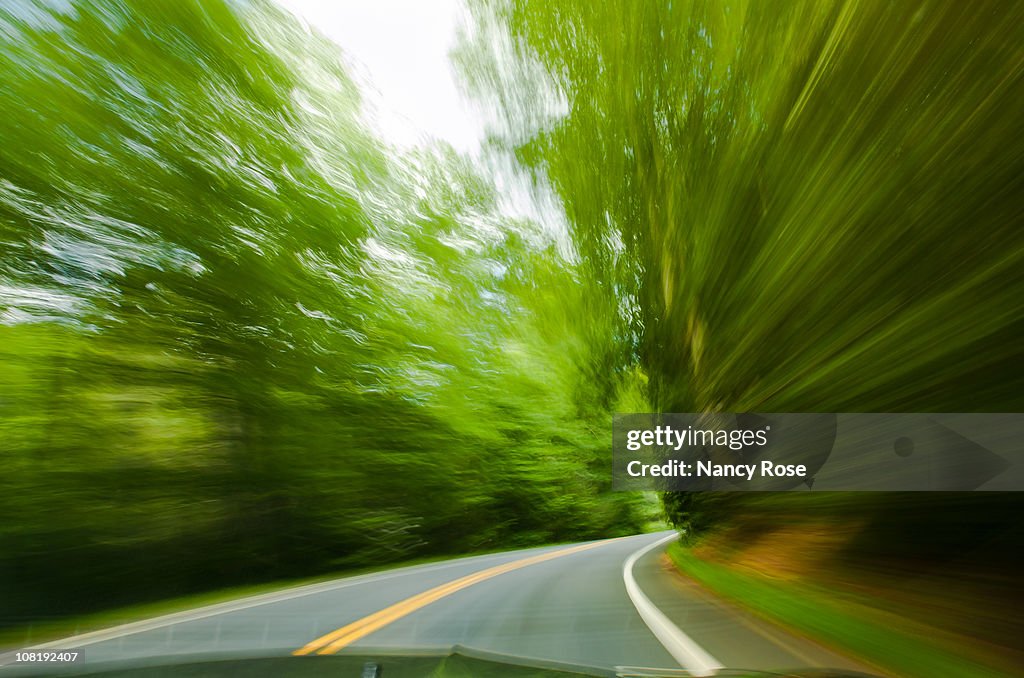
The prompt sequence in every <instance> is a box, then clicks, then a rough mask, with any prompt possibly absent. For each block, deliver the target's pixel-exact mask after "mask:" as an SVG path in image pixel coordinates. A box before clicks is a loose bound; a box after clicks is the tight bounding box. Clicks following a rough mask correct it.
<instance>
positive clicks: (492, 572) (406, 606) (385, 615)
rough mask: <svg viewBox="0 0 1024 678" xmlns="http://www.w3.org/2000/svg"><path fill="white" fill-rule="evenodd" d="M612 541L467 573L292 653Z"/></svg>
mask: <svg viewBox="0 0 1024 678" xmlns="http://www.w3.org/2000/svg"><path fill="white" fill-rule="evenodd" d="M609 541H612V540H606V541H600V542H596V543H592V544H581V545H579V546H572V547H570V548H565V549H559V550H557V551H548V552H547V553H541V554H539V555H536V556H530V557H529V558H523V559H522V560H514V561H512V562H511V563H505V564H503V565H497V566H495V567H491V568H488V569H486V570H481V571H480V572H475V573H473V574H470V575H466V576H465V577H461V578H459V579H456V580H454V581H450V582H448V583H447V584H442V585H441V586H436V587H434V588H432V589H430V590H429V591H424V592H423V593H420V594H417V595H415V596H412V597H411V598H406V599H405V600H403V601H401V602H398V603H395V604H394V605H391V606H390V607H386V608H384V609H383V610H380V611H379V612H374V613H373V614H371V615H368V616H366V617H363V618H362V619H360V620H358V621H354V622H352V623H351V624H348V625H347V626H342V627H341V628H340V629H337V630H335V631H331V632H330V633H328V634H327V635H324V636H320V637H319V638H317V639H316V640H314V641H312V642H310V643H307V644H306V645H304V646H302V647H300V648H299V649H298V650H295V651H294V652H292V654H294V655H307V654H313V653H316V654H334V653H335V652H337V651H338V650H340V649H342V648H344V647H346V646H348V645H351V644H352V643H354V642H356V641H357V640H359V639H361V638H365V637H366V636H368V635H370V634H371V633H373V632H374V631H378V630H380V629H382V628H384V627H385V626H387V625H388V624H390V623H391V622H393V621H397V620H399V619H401V618H402V617H404V616H406V615H407V614H410V613H412V612H415V611H416V610H419V609H420V608H423V607H426V606H427V605H430V604H431V603H433V602H435V601H437V600H440V599H441V598H444V597H445V596H450V595H451V594H453V593H455V592H456V591H461V590H462V589H464V588H467V587H470V586H472V585H473V584H478V583H480V582H482V581H484V580H485V579H490V578H491V577H497V576H498V575H499V574H505V573H506V572H511V571H512V570H518V569H519V568H521V567H527V566H528V565H535V564H536V563H542V562H544V561H545V560H552V559H554V558H561V557H562V556H567V555H569V554H571V553H579V552H580V551H586V550H587V549H592V548H595V547H597V546H602V545H604V544H607V543H609Z"/></svg>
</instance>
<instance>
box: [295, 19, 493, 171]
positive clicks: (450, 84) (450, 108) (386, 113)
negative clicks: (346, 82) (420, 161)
mask: <svg viewBox="0 0 1024 678" xmlns="http://www.w3.org/2000/svg"><path fill="white" fill-rule="evenodd" d="M278 2H279V3H280V4H281V5H282V6H284V7H286V8H287V9H289V10H290V11H291V12H292V13H293V14H297V15H299V16H301V17H302V18H303V19H305V20H306V22H307V23H309V24H310V25H311V26H313V27H315V28H316V29H318V30H319V31H320V32H321V33H323V34H324V35H326V36H327V37H328V38H330V39H331V40H333V41H334V42H336V43H337V44H338V45H340V46H341V48H342V49H343V50H344V52H345V55H346V58H347V60H349V61H350V64H349V65H350V72H351V73H352V75H353V76H354V77H355V78H356V81H357V82H358V83H359V85H360V89H361V90H362V92H363V95H364V97H365V100H366V102H367V108H368V111H367V112H368V114H369V117H370V118H371V120H370V122H371V123H372V124H373V125H374V126H376V127H377V128H378V130H379V131H380V133H381V135H382V136H383V137H384V138H385V139H386V140H387V141H388V142H390V143H392V144H395V145H397V146H404V147H409V146H414V145H416V144H418V143H421V142H422V140H423V137H424V136H431V137H436V138H439V139H443V140H445V141H447V142H449V143H450V144H451V145H452V146H454V147H455V148H456V149H457V150H459V151H461V152H464V153H470V154H473V155H476V154H477V152H478V151H479V147H480V142H481V141H482V139H483V137H484V132H483V124H482V123H481V122H480V120H479V119H478V118H477V116H476V115H474V114H473V112H472V109H471V107H470V105H469V104H468V103H467V102H466V101H465V99H464V97H463V96H462V95H461V94H460V93H459V90H458V87H457V85H456V76H455V73H454V72H453V70H452V67H451V62H450V60H449V58H448V53H449V51H450V50H451V49H452V47H454V45H455V31H456V27H457V26H458V25H459V23H460V21H461V17H462V16H463V13H464V12H465V8H464V7H463V5H462V2H461V0H419V1H416V0H278Z"/></svg>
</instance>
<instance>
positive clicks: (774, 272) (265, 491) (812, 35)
mask: <svg viewBox="0 0 1024 678" xmlns="http://www.w3.org/2000/svg"><path fill="white" fill-rule="evenodd" d="M469 16H470V21H469V22H468V24H467V26H466V28H465V30H464V32H463V35H462V39H461V43H460V46H459V48H458V49H457V50H456V52H455V53H454V54H453V61H454V62H455V64H456V67H457V69H458V71H459V72H460V74H461V76H462V78H463V82H464V85H465V88H466V92H467V94H468V95H470V96H471V97H472V98H473V99H474V100H475V101H476V103H477V104H478V105H479V107H480V110H481V114H482V115H485V116H486V118H487V121H488V125H489V132H490V137H489V139H488V143H487V145H486V148H485V155H486V156H487V157H489V158H492V159H500V158H504V159H506V160H507V161H510V162H511V164H512V165H514V167H515V168H516V172H518V173H520V174H521V176H523V177H526V178H527V183H528V184H529V186H531V190H532V191H534V192H535V195H534V197H536V198H537V200H538V202H543V201H544V200H545V199H546V198H545V196H546V197H547V198H550V199H553V200H554V202H557V203H559V204H560V205H561V206H562V207H563V208H564V228H563V229H562V230H559V229H557V228H556V229H552V228H551V226H550V224H542V223H540V222H539V221H535V220H531V219H527V218H521V217H510V216H508V214H507V213H506V212H504V211H503V210H502V209H501V207H500V203H501V200H500V198H501V195H500V193H499V191H498V188H497V186H498V185H499V183H498V182H497V181H496V180H495V178H494V176H492V173H493V168H494V167H495V166H499V165H501V163H500V162H497V161H495V162H493V163H488V162H475V161H474V160H473V159H471V158H468V157H464V156H460V155H459V154H458V153H456V152H455V151H454V150H452V149H451V148H450V147H447V146H445V145H444V144H441V143H437V144H435V145H432V146H426V147H422V148H419V149H417V150H413V151H400V150H397V149H395V148H393V147H391V146H389V145H388V143H387V142H386V140H382V139H380V138H378V136H376V135H375V134H374V133H373V132H372V131H371V129H370V127H369V126H368V125H367V124H366V121H365V120H364V119H363V117H362V105H361V98H360V93H359V91H358V87H357V86H356V85H355V84H354V81H353V80H352V79H351V78H350V77H349V75H348V74H347V73H346V72H345V70H344V67H343V66H342V64H341V61H340V58H339V56H340V53H339V51H338V48H337V47H336V46H335V45H333V44H332V43H330V42H329V41H327V40H326V39H325V38H322V37H320V36H319V35H318V34H317V33H316V32H312V31H310V30H309V29H308V28H306V27H304V26H303V25H302V24H300V23H299V22H298V21H296V20H295V19H293V18H292V17H291V16H290V15H289V14H287V13H286V12H284V11H283V10H281V9H279V8H277V7H276V6H275V5H273V4H271V3H269V2H265V1H263V0H252V1H247V0H238V1H227V0H173V1H172V0H160V1H150V0H131V1H127V2H115V1H113V0H102V1H98V0H96V1H90V2H86V1H82V2H63V1H61V2H57V1H56V0H54V1H48V2H29V1H28V0H19V1H15V2H7V3H4V4H2V5H0V73H2V79H0V229H2V230H0V232H2V239H0V243H2V244H0V321H2V325H0V354H2V360H0V441H2V442H0V459H2V462H3V473H2V474H0V600H2V601H3V604H2V615H0V616H2V619H0V624H17V623H21V622H24V621H25V620H27V619H30V618H33V617H36V616H42V615H56V614H64V613H69V612H75V611H83V610H88V609H95V608H99V607H103V606H109V605H115V604H119V603H126V602H131V601H135V600H139V599H141V598H146V597H149V598H158V597H161V596H167V595H172V594H176V593H181V592H186V591H194V590H200V589H205V588H211V587H214V586H218V585H223V584H228V583H238V582H245V581H257V580H266V579H270V578H276V577H284V576H297V575H302V574H309V573H316V572H324V571H329V570H332V569H340V568H346V567H355V566H360V565H370V564H379V563H383V562H389V561H396V560H400V559H405V558H410V557H413V556H419V555H429V554H444V553H457V552H465V551H471V550H476V549H490V548H501V547H508V546H514V545H527V544H537V543H546V542H552V541H564V540H579V539H586V538H597V537H603V536H614V535H617V534H625V533H631V532H635V531H638V530H640V529H642V528H643V527H644V525H645V524H646V523H647V522H648V521H649V520H650V519H651V518H652V515H651V510H650V503H649V501H648V500H647V499H646V498H645V497H642V496H636V495H632V494H628V493H612V492H611V491H610V487H611V479H610V475H609V474H610V421H611V414H612V413H613V412H615V411H621V412H629V411H647V410H662V411H677V412H697V411H709V410H718V411H775V412H805V411H806V412H815V411H817V412H832V411H851V412H854V411H881V412H886V411H888V412H899V411H921V412H927V411H946V412H972V411H1022V409H1024V379H1022V378H1021V369H1020V366H1021V365H1024V343H1022V341H1021V337H1024V229H1022V228H1021V226H1022V217H1024V115H1022V114H1021V102H1022V101H1024V48H1022V45H1024V7H1022V6H1021V5H1020V4H1007V3H1000V2H991V3H959V2H930V3H910V2H908V3H882V2H858V1H852V0H851V1H847V2H819V1H817V0H815V1H810V0H808V1H807V2H795V3H781V2H780V3H775V2H742V1H737V2H696V1H694V2H690V1H683V2H664V3H660V2H633V1H630V0H611V1H608V2H600V3H594V2H582V1H574V2H568V3H549V2H540V1H532V0H531V1H523V2H505V1H500V0H495V1H493V2H474V3H471V5H470V13H469ZM506 164H508V163H506ZM556 221H557V220H556ZM940 500H941V499H940V498H936V499H935V500H934V501H940ZM687 501H690V500H689V499H685V498H680V497H673V496H669V497H667V498H666V502H667V505H668V508H669V514H670V516H672V517H674V518H675V519H676V520H677V521H678V522H680V523H684V522H685V520H686V518H685V516H683V513H684V511H683V508H681V507H682V505H683V504H686V502H687ZM1003 501H1005V498H1004V500H1003ZM925 504H926V501H925V502H921V503H919V504H918V505H917V506H919V507H920V506H923V505H925ZM692 508H693V507H692V506H690V505H688V504H687V505H686V507H685V509H686V511H689V510H691V509H692ZM1004 508H1005V507H1004ZM716 510H717V509H716ZM919 510H921V511H926V510H927V509H926V508H919ZM983 514H984V512H983V511H979V512H978V515H983Z"/></svg>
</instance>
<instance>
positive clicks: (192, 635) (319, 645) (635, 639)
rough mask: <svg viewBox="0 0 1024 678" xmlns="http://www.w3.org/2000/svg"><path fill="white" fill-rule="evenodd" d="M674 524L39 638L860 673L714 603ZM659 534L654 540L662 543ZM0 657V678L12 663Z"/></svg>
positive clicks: (128, 653) (153, 647) (129, 648)
mask: <svg viewBox="0 0 1024 678" xmlns="http://www.w3.org/2000/svg"><path fill="white" fill-rule="evenodd" d="M670 534H671V533H658V534H648V535H637V536H633V537H624V538H620V539H612V540H604V541H599V542H590V543H588V544H584V545H569V546H556V547H545V548H536V549H525V550H520V551H513V552H507V553H501V554H494V555H485V556H475V557H469V558H460V559H455V560H449V561H444V562H441V563H433V564H427V565H418V566H412V567H406V568H402V569H397V570H389V571H385V572H381V573H376V574H368V575H361V576H356V577H349V578H345V579H339V580H335V581H331V582H327V583H323V584H315V585H311V586H306V587H300V588H294V589H288V590H284V591H280V592H276V593H272V594H266V595H262V596H256V597H251V598H244V599H241V600H238V601H234V602H230V603H224V604H219V605H214V606H210V607H204V608H199V609H196V610H192V611H188V612H183V613H178V614H174V615H168V616H166V617H160V618H156V619H153V620H148V621H145V622H138V623H135V624H129V625H126V626H122V627H117V628H114V629H108V630H105V631H100V632H97V633H93V634H86V635H83V636H76V637H74V638H69V639H64V640H61V641H57V642H54V643H49V644H47V645H48V646H49V647H55V648H78V649H81V651H82V653H83V657H84V659H85V661H86V662H87V664H88V665H98V664H101V663H106V662H110V661H126V660H139V659H141V658H149V657H157V656H161V657H163V656H171V655H174V656H182V655H192V656H210V655H232V656H235V655H237V656H245V655H260V656H268V655H275V654H281V655H287V654H294V653H298V654H324V653H333V652H337V651H341V652H362V651H367V652H370V651H374V650H379V649H416V648H439V647H446V648H447V647H451V646H455V645H461V646H465V647H469V648H474V649H477V650H483V651H487V652H496V653H502V654H510V655H516V656H520V657H536V658H541V659H546V660H554V661H558V662H567V663H571V664H582V665H588V666H601V667H614V666H645V667H665V668H676V669H678V668H680V667H682V668H685V669H689V670H691V671H694V672H695V673H697V674H698V675H706V674H708V673H709V672H711V671H713V670H714V669H715V668H717V667H722V666H725V667H730V668H745V669H761V670H769V669H786V668H795V667H809V666H816V667H830V668H846V669H851V670H860V671H863V670H865V669H864V668H863V667H860V666H857V665H856V664H855V663H853V662H851V661H850V660H848V659H846V658H844V657H842V656H839V655H836V654H834V653H832V652H829V651H828V650H825V649H824V648H821V647H819V646H817V645H815V644H813V643H811V642H809V641H807V640H805V639H802V638H799V637H796V636H793V635H792V634H789V633H786V632H785V631H782V630H781V629H778V628H776V627H773V626H770V625H768V624H766V623H765V622H762V621H760V620H758V619H756V618H753V617H751V616H749V615H747V614H745V613H743V612H742V611H740V610H738V609H736V608H734V607H731V606H729V605H726V604H724V603H722V602H720V601H717V600H716V599H714V598H713V597H711V596H709V595H708V594H707V593H706V592H704V591H703V590H701V589H700V588H699V587H697V586H695V585H693V584H692V583H689V582H688V581H687V580H685V579H684V578H683V577H681V576H679V575H678V574H677V573H675V572H674V571H672V570H671V568H668V567H666V566H665V563H664V555H663V554H664V548H665V540H666V538H670V537H669V535H670ZM659 542H660V543H659ZM10 659H11V657H10V655H6V656H0V664H5V666H0V676H2V675H4V673H5V672H10V671H12V670H13V669H15V667H13V666H12V665H11V664H10V663H9V662H10Z"/></svg>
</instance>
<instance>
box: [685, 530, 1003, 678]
mask: <svg viewBox="0 0 1024 678" xmlns="http://www.w3.org/2000/svg"><path fill="white" fill-rule="evenodd" d="M668 554H669V557H670V558H671V559H672V561H673V562H674V563H675V565H676V567H677V568H679V570H680V571H681V572H682V573H683V574H685V575H687V576H689V577H691V578H692V579H694V580H696V581H697V582H699V583H700V584H702V585H703V586H705V587H706V588H708V589H709V590H711V591H713V592H714V593H715V594H717V595H719V596H720V597H722V598H724V599H727V600H730V601H732V602H735V603H737V604H739V605H740V606H742V607H745V608H747V609H749V610H751V611H752V612H754V613H755V614H757V615H759V616H761V617H764V618H766V619H768V620H770V621H772V622H775V623H779V624H781V625H783V626H786V627H789V628H791V629H793V630H795V631H798V632H800V633H802V634H803V635H805V636H807V637H809V638H812V639H814V640H816V641H819V642H821V643H822V644H824V645H828V646H831V647H834V648H836V649H840V650H843V651H845V652H848V653H851V654H854V655H856V656H858V657H860V658H862V659H863V660H865V661H866V662H868V663H870V664H873V665H875V666H878V667H881V668H882V669H884V670H885V671H887V672H891V673H892V674H894V675H899V676H915V677H917V676H920V677H921V678H934V677H935V676H950V677H953V676H970V677H971V678H989V677H991V678H1002V677H1004V676H1010V675H1012V674H1010V673H1006V672H1003V671H1000V670H999V669H996V668H993V667H990V666H985V665H982V664H979V663H978V662H976V661H974V660H972V659H970V658H968V657H965V656H963V655H962V654H960V653H957V652H956V651H953V650H951V649H950V648H949V646H948V645H946V644H944V643H942V641H940V640H939V639H937V638H929V637H925V636H922V635H920V634H919V633H917V632H915V631H913V630H910V629H901V628H899V627H898V626H894V625H893V624H892V623H891V622H892V620H884V619H880V618H879V617H877V616H876V615H871V614H869V613H867V612H866V611H860V610H857V609H855V607H854V606H851V605H849V604H844V603H842V602H841V601H839V600H836V599H835V598H834V597H833V596H831V595H830V594H829V592H828V591H827V590H823V589H817V588H814V587H811V586H807V585H802V584H794V583H789V582H785V581H779V580H769V579H765V578H762V577H757V576H754V575H749V574H746V573H743V572H739V571H736V570H734V569H732V568H730V567H728V566H727V565H723V564H719V563H713V562H709V561H706V560H702V559H700V558H698V557H697V556H695V555H694V554H693V553H692V551H691V550H690V549H689V548H688V547H687V546H685V545H683V544H673V545H672V546H670V547H669V549H668ZM887 622H888V623H887Z"/></svg>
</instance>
